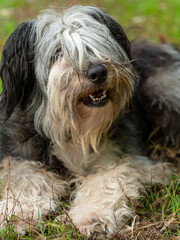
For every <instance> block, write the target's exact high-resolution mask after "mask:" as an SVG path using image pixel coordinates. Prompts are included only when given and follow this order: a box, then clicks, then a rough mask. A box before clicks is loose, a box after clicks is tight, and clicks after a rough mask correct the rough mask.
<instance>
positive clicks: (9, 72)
mask: <svg viewBox="0 0 180 240" xmlns="http://www.w3.org/2000/svg"><path fill="white" fill-rule="evenodd" d="M32 26H33V22H32V21H28V22H25V23H22V24H20V25H19V26H18V27H17V29H16V30H15V31H14V32H13V33H12V34H11V35H10V37H9V39H8V40H7V42H6V44H5V46H4V49H3V52H2V59H1V64H0V76H1V79H2V87H3V91H2V93H1V96H0V112H1V116H2V115H3V118H5V119H8V118H9V117H10V115H11V114H12V112H13V110H14V108H15V107H16V106H17V105H18V104H19V105H20V107H21V108H22V109H23V108H25V107H26V102H27V101H28V98H29V97H30V94H31V92H32V90H33V88H34V84H35V73H34V69H33V59H34V51H33V45H34V44H33V41H34V39H35V36H34V37H33V32H32Z"/></svg>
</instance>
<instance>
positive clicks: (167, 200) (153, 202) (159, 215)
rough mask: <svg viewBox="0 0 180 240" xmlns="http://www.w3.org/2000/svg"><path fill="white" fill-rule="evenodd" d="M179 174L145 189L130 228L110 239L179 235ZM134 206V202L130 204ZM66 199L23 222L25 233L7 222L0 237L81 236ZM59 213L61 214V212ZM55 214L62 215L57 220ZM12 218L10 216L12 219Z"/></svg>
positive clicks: (68, 238) (82, 238)
mask: <svg viewBox="0 0 180 240" xmlns="http://www.w3.org/2000/svg"><path fill="white" fill-rule="evenodd" d="M179 192H180V178H178V177H172V179H171V181H170V183H169V184H168V185H166V186H153V187H152V188H151V189H147V193H148V194H147V195H146V196H145V197H144V198H143V199H142V201H141V202H140V203H139V205H138V207H136V209H134V214H135V218H136V221H135V224H134V227H133V231H131V232H129V233H127V234H126V235H124V236H123V237H122V236H120V235H119V233H118V232H117V234H116V237H114V239H121V240H123V239H124V240H135V239H152V240H153V239H175V237H180V228H179V224H180V195H179ZM133 207H134V206H133ZM68 209H69V203H68V202H66V201H64V202H62V203H61V204H60V205H59V206H57V211H56V212H53V213H51V214H50V215H49V216H47V217H46V218H44V219H43V221H42V220H40V221H39V223H38V224H36V225H35V226H34V225H33V223H32V226H31V225H27V226H28V227H27V230H26V235H24V236H21V235H19V234H18V233H17V232H16V231H15V230H14V227H13V226H12V225H11V221H9V224H8V225H7V227H6V228H5V229H4V230H0V235H1V239H8V240H10V239H29V240H31V239H32V240H33V239H46V240H50V239H61V240H65V239H66V240H73V239H77V240H85V239H86V237H85V236H82V235H81V234H80V233H79V232H78V231H77V230H76V228H75V226H74V225H73V224H72V222H71V221H70V220H69V218H68V215H67V210H68ZM62 214H63V215H62ZM57 216H62V219H63V218H64V219H66V220H61V219H57V218H56V217H57ZM14 219H16V218H15V217H12V220H14Z"/></svg>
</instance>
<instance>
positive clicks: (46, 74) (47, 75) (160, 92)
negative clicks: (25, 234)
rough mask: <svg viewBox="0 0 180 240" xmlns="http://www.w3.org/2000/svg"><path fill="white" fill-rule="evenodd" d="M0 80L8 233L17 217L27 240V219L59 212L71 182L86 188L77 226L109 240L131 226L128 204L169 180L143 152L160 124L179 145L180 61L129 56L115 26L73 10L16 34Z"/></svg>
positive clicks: (141, 50) (158, 55) (154, 54)
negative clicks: (71, 180)
mask: <svg viewBox="0 0 180 240" xmlns="http://www.w3.org/2000/svg"><path fill="white" fill-rule="evenodd" d="M0 74H1V78H2V84H3V91H2V93H1V97H0V112H1V133H0V158H1V165H0V166H1V185H0V186H1V201H0V213H1V217H0V220H1V223H2V226H3V225H4V224H5V220H7V219H9V218H10V217H11V216H12V215H15V216H16V218H13V224H15V227H16V229H17V230H18V231H20V232H21V231H23V230H24V228H25V226H26V224H27V222H28V221H29V219H34V220H35V221H38V219H39V218H41V217H42V216H43V215H46V214H47V213H48V212H49V211H52V210H55V208H56V206H57V200H58V199H61V198H62V197H64V196H66V195H67V194H68V190H67V189H68V187H69V185H70V181H69V179H70V178H69V176H74V178H75V179H76V178H80V179H81V182H80V183H79V184H78V186H77V188H76V191H75V192H74V194H73V196H74V197H73V202H72V206H71V209H70V211H69V216H70V217H71V219H72V221H73V223H74V224H75V226H76V227H77V228H78V229H79V231H80V232H81V233H83V234H86V235H87V236H90V235H91V234H94V233H98V234H99V236H101V237H102V238H103V234H106V236H107V237H111V236H112V235H113V234H114V233H115V232H116V231H117V230H118V229H120V228H122V226H123V225H124V223H125V221H126V219H127V218H128V217H133V211H132V207H131V204H130V202H132V203H137V201H138V200H139V199H140V197H141V196H142V193H143V192H144V191H145V189H144V186H146V185H149V184H154V183H162V182H163V181H164V178H166V176H168V174H169V173H170V169H169V167H168V164H165V163H163V164H162V163H155V162H153V161H151V160H150V159H148V158H147V157H144V156H142V155H143V153H142V151H143V150H142V149H143V148H142V147H143V140H144V139H145V137H146V136H147V134H148V133H149V132H150V131H151V130H152V127H156V126H157V125H158V124H160V125H161V127H162V132H163V133H164V136H165V135H166V134H168V135H169V136H170V140H171V142H173V141H174V142H176V143H177V142H178V136H179V129H180V128H179V127H180V123H179V119H180V118H179V116H180V94H179V90H180V77H179V76H180V54H179V52H178V51H177V50H175V49H174V48H173V47H171V46H169V45H166V44H164V45H160V46H154V45H150V44H147V43H135V44H133V46H132V51H131V50H130V43H129V41H128V39H127V37H126V35H125V33H124V31H123V29H122V28H121V26H120V25H119V24H118V23H117V22H115V21H114V20H113V19H112V18H111V17H110V16H108V15H107V14H105V13H103V12H102V11H101V10H99V9H97V8H94V7H83V6H74V7H71V8H69V9H67V10H66V11H65V12H64V13H62V14H59V13H57V12H55V11H53V10H47V11H44V12H43V13H42V14H40V15H39V16H38V17H37V18H36V19H35V20H31V21H27V22H24V23H22V24H21V25H20V26H18V28H17V29H16V30H15V31H14V32H13V33H12V35H11V36H10V37H9V39H8V40H7V42H6V44H5V46H4V49H3V53H2V60H1V68H0ZM177 118H178V119H177ZM22 219H23V220H24V221H25V222H23V221H22ZM126 229H128V226H125V227H124V228H123V230H126Z"/></svg>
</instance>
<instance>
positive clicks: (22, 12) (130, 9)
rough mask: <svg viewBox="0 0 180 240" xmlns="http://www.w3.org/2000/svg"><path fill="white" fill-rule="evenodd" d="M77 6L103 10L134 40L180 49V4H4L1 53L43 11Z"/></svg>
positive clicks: (170, 0) (0, 2) (176, 0)
mask: <svg viewBox="0 0 180 240" xmlns="http://www.w3.org/2000/svg"><path fill="white" fill-rule="evenodd" d="M74 4H83V5H92V6H98V7H100V8H101V9H102V10H104V11H105V12H107V13H108V14H110V15H111V16H112V17H113V18H115V19H116V20H117V21H118V22H119V23H120V24H121V25H122V26H123V28H124V30H125V32H126V34H127V36H128V37H129V39H130V40H133V39H148V40H150V41H156V42H159V41H163V42H172V43H174V44H176V45H179V39H180V0H164V1H163V0H82V1H77V0H67V1H64V0H52V1H49V0H0V23H1V24H0V26H1V29H0V52H1V51H2V47H3V45H4V43H5V41H6V39H7V38H8V36H9V35H10V33H11V32H12V31H13V30H14V28H15V27H16V26H17V25H18V24H19V23H20V22H22V21H24V20H27V19H30V18H34V17H35V16H36V15H37V14H38V12H39V11H40V10H42V9H47V8H49V7H50V8H56V9H64V8H66V7H67V6H71V5H74ZM0 90H1V82H0Z"/></svg>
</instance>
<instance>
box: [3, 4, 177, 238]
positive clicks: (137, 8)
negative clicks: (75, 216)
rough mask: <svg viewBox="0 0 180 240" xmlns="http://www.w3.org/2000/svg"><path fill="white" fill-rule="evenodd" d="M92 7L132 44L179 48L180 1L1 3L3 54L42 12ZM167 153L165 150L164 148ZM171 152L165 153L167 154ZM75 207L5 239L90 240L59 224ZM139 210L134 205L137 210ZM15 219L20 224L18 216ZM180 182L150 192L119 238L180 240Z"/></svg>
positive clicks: (8, 232)
mask: <svg viewBox="0 0 180 240" xmlns="http://www.w3.org/2000/svg"><path fill="white" fill-rule="evenodd" d="M76 3H77V4H79V3H83V4H86V5H88V4H90V5H96V6H100V7H102V8H103V9H104V10H105V11H106V12H108V13H109V14H110V15H111V16H113V17H114V18H115V19H116V20H117V21H118V22H119V23H120V24H121V25H122V26H123V28H124V29H125V32H126V33H127V35H128V37H129V39H130V40H133V39H148V40H150V41H155V42H159V41H165V42H172V43H174V44H176V45H179V39H180V31H179V29H180V13H179V9H180V1H179V0H146V1H139V0H99V1H97V0H96V1H95V0H84V1H83V0H82V1H76V0H68V1H66V4H65V3H64V1H63V0H61V1H57V0H53V1H50V0H39V1H36V0H1V1H0V21H1V31H0V50H1V49H2V47H3V45H4V43H5V41H6V39H7V37H8V36H9V35H10V34H11V32H13V30H14V28H15V27H16V26H17V25H18V24H19V23H20V22H22V21H24V20H27V19H29V18H33V17H34V16H35V15H36V14H37V13H38V12H39V11H40V10H42V9H45V8H48V7H49V6H50V5H51V6H55V7H58V8H59V7H65V6H66V5H72V4H76ZM1 89H2V87H1V81H0V91H1ZM162 149H163V150H162ZM163 151H165V152H163ZM150 152H151V157H152V158H155V159H161V160H162V159H165V158H168V159H169V158H173V159H176V160H177V161H180V159H179V154H180V152H179V149H168V148H166V149H165V150H164V148H163V147H162V146H160V145H159V146H158V147H157V145H155V144H154V143H152V146H151V151H150ZM69 205H70V203H69V202H68V204H67V202H66V201H63V202H62V204H61V205H60V206H58V207H57V209H58V210H57V211H56V212H55V213H51V214H50V215H49V216H48V217H46V218H45V219H44V221H43V222H42V221H41V222H40V223H39V224H38V226H36V227H34V226H31V225H30V227H29V228H28V230H27V234H26V235H25V236H19V235H18V233H17V232H14V230H13V227H12V225H11V224H10V223H11V221H9V224H8V225H7V228H5V229H4V230H0V239H29V240H30V239H62V240H64V239H69V240H71V239H86V238H85V237H84V236H82V235H81V234H80V233H78V231H77V230H76V228H75V227H74V225H73V224H72V223H71V221H70V220H69V219H68V220H67V221H62V220H57V219H56V216H58V215H62V213H65V212H66V211H65V210H68V208H69ZM133 207H134V206H133ZM11 220H15V219H14V218H12V219H11ZM179 225H180V178H179V177H174V178H172V179H171V181H170V183H169V185H167V186H161V187H160V186H156V187H152V188H151V189H148V194H147V195H146V196H145V197H144V198H143V199H142V201H141V202H140V203H139V205H138V207H136V208H135V209H134V227H133V231H132V232H130V233H129V234H127V235H126V236H120V235H119V233H118V232H117V234H116V235H115V236H114V239H127V240H128V239H132V240H133V239H134V240H135V239H173V240H175V239H180V230H179Z"/></svg>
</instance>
